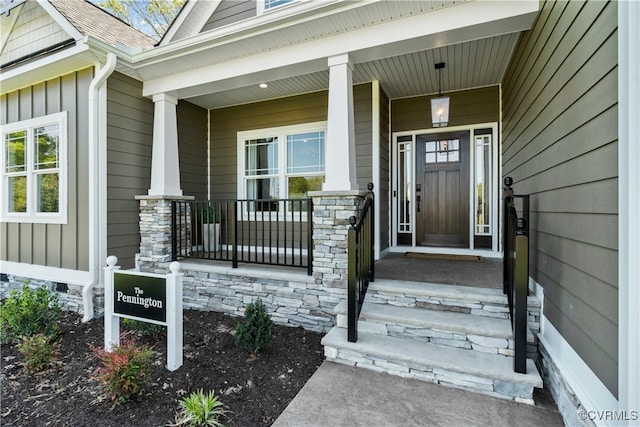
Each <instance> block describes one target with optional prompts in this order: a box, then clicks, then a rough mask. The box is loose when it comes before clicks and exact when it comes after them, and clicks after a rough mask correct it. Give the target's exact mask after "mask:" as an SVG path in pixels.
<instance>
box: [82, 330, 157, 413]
mask: <svg viewBox="0 0 640 427" xmlns="http://www.w3.org/2000/svg"><path fill="white" fill-rule="evenodd" d="M89 348H90V349H91V351H92V352H93V354H95V355H96V356H97V357H98V359H100V361H101V362H102V367H101V368H100V369H99V370H98V380H99V381H100V382H101V383H102V384H103V385H104V386H105V389H106V391H107V392H108V393H109V394H110V396H111V400H112V401H113V402H114V404H118V403H123V402H126V401H127V400H129V399H131V398H132V397H133V396H139V395H141V394H142V392H143V389H144V380H145V374H146V372H147V370H148V369H149V367H150V366H151V358H152V357H153V351H152V350H151V349H150V348H149V347H147V346H144V345H139V344H136V343H135V342H134V341H132V340H128V339H122V340H121V344H120V345H119V346H114V348H113V349H112V351H111V352H108V351H105V350H103V349H101V348H97V347H94V346H92V345H89Z"/></svg>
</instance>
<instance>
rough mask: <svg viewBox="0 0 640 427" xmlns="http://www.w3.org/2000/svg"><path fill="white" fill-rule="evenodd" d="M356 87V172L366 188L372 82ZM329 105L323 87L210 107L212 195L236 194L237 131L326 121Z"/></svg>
mask: <svg viewBox="0 0 640 427" xmlns="http://www.w3.org/2000/svg"><path fill="white" fill-rule="evenodd" d="M353 91H354V95H353V98H354V120H355V128H356V156H357V157H356V175H357V179H358V185H359V186H360V188H362V189H365V188H366V186H367V183H368V182H369V181H371V179H372V173H371V171H372V168H371V152H372V150H371V135H372V134H371V114H372V108H371V84H370V83H365V84H361V85H357V86H354V88H353ZM327 108H328V93H327V92H326V91H320V92H314V93H309V94H305V95H298V96H292V97H287V98H280V99H274V100H270V101H264V102H257V103H254V104H246V105H239V106H234V107H228V108H221V109H216V110H211V112H210V120H211V127H210V129H211V198H212V199H217V200H220V199H235V198H237V188H238V187H237V181H238V170H237V167H238V166H237V155H238V146H237V145H238V132H241V131H248V130H255V129H266V128H272V127H281V126H292V125H298V124H304V123H312V122H321V121H326V120H327ZM327 161H328V160H327Z"/></svg>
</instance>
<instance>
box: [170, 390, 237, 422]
mask: <svg viewBox="0 0 640 427" xmlns="http://www.w3.org/2000/svg"><path fill="white" fill-rule="evenodd" d="M218 399H219V396H216V395H215V394H214V392H213V391H209V392H208V393H204V392H203V391H202V389H200V390H198V391H196V392H193V393H191V394H190V395H189V396H187V397H185V398H183V399H180V402H179V404H180V412H178V414H177V415H176V422H175V424H170V425H172V426H183V425H188V426H215V427H222V426H223V425H224V424H222V423H221V422H220V417H221V416H223V415H226V413H227V412H228V411H227V410H226V409H224V405H223V404H222V402H220V400H218Z"/></svg>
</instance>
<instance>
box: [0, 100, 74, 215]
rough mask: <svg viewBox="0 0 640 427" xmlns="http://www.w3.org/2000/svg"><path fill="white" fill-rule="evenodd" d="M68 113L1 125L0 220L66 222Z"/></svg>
mask: <svg viewBox="0 0 640 427" xmlns="http://www.w3.org/2000/svg"><path fill="white" fill-rule="evenodd" d="M66 143H67V113H66V112H63V113H57V114H51V115H48V116H44V117H39V118H35V119H30V120H25V121H22V122H17V123H11V124H8V125H5V126H3V127H2V155H1V164H2V189H3V191H2V194H3V195H4V196H3V200H2V219H3V221H8V222H40V223H56V224H64V223H66V200H64V196H65V195H66V145H67V144H66Z"/></svg>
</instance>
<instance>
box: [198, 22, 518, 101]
mask: <svg viewBox="0 0 640 427" xmlns="http://www.w3.org/2000/svg"><path fill="white" fill-rule="evenodd" d="M518 37H519V33H511V34H506V35H500V36H495V37H490V38H486V39H480V40H473V41H470V42H465V43H459V44H454V45H449V46H444V47H440V48H437V49H429V50H424V51H419V52H413V53H409V54H406V55H398V56H393V57H389V58H384V59H381V60H375V61H369V62H363V63H358V64H355V66H354V70H353V82H354V84H358V83H365V82H370V81H373V80H378V81H380V85H381V86H382V88H383V90H384V91H385V93H386V94H387V96H389V98H392V99H394V98H404V97H410V96H417V95H424V94H433V93H437V91H438V75H437V73H436V70H435V68H434V66H435V64H436V63H437V62H444V63H445V64H446V67H445V68H444V70H443V73H442V89H443V92H451V91H458V90H464V89H470V88H477V87H484V86H492V85H497V84H500V82H501V81H502V78H503V76H504V73H505V71H506V68H507V66H508V63H509V60H510V58H511V55H512V53H513V50H514V48H515V45H516V43H517V41H518ZM266 83H268V85H269V87H268V88H267V89H260V88H259V87H258V86H257V85H255V84H253V85H248V86H244V87H240V88H235V89H231V90H221V91H217V92H212V93H211V94H207V95H202V96H197V97H192V98H189V99H188V100H189V102H192V103H194V104H196V105H199V106H201V107H203V108H222V107H226V106H231V105H238V104H246V103H251V102H258V101H263V100H267V99H273V98H282V97H287V96H292V95H296V94H300V93H307V92H314V91H319V90H326V89H327V88H328V85H329V71H328V70H325V71H319V72H315V73H309V74H304V75H300V76H294V77H290V78H286V79H277V80H271V81H267V82H266Z"/></svg>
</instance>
